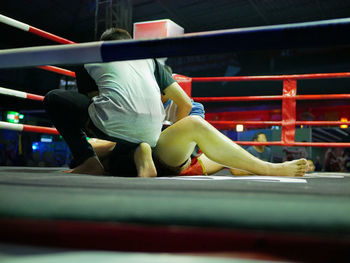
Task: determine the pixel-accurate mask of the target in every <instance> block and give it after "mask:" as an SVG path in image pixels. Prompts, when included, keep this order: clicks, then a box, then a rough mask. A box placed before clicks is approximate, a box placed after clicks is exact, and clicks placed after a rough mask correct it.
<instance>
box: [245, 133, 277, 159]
mask: <svg viewBox="0 0 350 263" xmlns="http://www.w3.org/2000/svg"><path fill="white" fill-rule="evenodd" d="M253 141H254V142H267V138H266V135H265V133H263V132H257V133H256V134H254V136H253ZM247 151H248V152H249V153H250V154H252V155H254V156H255V157H257V158H259V159H260V160H263V161H266V162H272V153H271V149H270V148H269V147H267V146H265V145H254V146H250V147H248V148H247Z"/></svg>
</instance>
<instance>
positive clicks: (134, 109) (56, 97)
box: [44, 28, 192, 176]
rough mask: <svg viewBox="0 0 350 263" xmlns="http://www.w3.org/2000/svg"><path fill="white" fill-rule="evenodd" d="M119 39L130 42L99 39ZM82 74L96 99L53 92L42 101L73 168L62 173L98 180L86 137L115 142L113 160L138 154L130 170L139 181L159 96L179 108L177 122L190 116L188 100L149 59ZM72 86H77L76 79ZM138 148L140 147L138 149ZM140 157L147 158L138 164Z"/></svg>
mask: <svg viewBox="0 0 350 263" xmlns="http://www.w3.org/2000/svg"><path fill="white" fill-rule="evenodd" d="M125 39H131V36H130V34H129V33H128V32H127V31H125V30H122V29H118V28H112V29H108V30H106V31H105V32H104V33H103V34H102V36H101V40H107V41H108V40H125ZM85 68H86V70H87V72H88V73H89V75H90V76H91V77H92V78H93V80H94V81H95V83H96V84H97V86H98V90H99V92H98V94H96V96H94V97H93V98H90V97H89V96H87V95H84V94H81V93H77V92H73V91H67V90H53V91H50V92H49V93H48V94H47V95H46V96H45V100H44V107H45V109H46V111H47V113H48V115H49V116H50V118H51V120H52V122H53V124H54V125H55V127H56V128H57V130H58V131H59V133H60V134H61V135H62V136H63V138H64V139H65V141H66V142H67V144H68V146H69V148H70V150H71V152H72V156H73V160H74V162H73V164H74V168H73V169H72V170H69V171H68V172H72V173H85V174H95V175H98V174H104V167H103V166H102V164H101V163H100V161H99V159H98V157H97V156H96V154H95V151H94V150H93V148H92V147H91V145H90V144H89V143H88V142H87V140H86V135H85V133H84V132H86V134H87V135H88V136H89V137H97V138H101V139H106V140H109V141H114V142H118V147H117V148H116V150H115V151H114V154H115V155H117V154H120V155H123V156H124V157H120V158H119V159H123V158H126V156H128V155H130V156H131V155H134V152H135V151H136V153H137V152H139V151H140V150H141V152H142V153H143V154H141V155H138V154H136V155H135V164H136V167H137V170H138V173H139V175H140V176H142V174H143V173H146V174H147V173H148V170H144V169H143V167H144V166H149V165H148V164H146V162H148V161H149V160H151V149H150V148H149V147H154V146H155V145H156V143H157V140H158V138H159V135H160V133H161V128H162V121H163V119H164V115H165V112H164V108H163V104H162V102H161V98H160V97H161V93H164V94H165V95H166V96H168V97H169V98H170V99H172V100H173V101H174V102H175V103H176V104H177V105H180V106H179V107H178V119H181V118H183V117H184V116H187V115H188V113H189V112H190V111H191V108H192V104H191V101H190V99H189V97H188V96H187V94H186V93H185V92H184V91H183V90H182V89H181V87H179V85H178V84H177V82H176V81H175V80H174V79H173V78H172V76H171V74H169V73H168V72H167V71H166V70H165V69H164V67H163V66H162V65H161V64H160V63H159V62H158V61H157V60H155V59H144V60H129V61H117V62H109V63H93V64H86V65H85ZM77 80H78V86H79V74H78V75H77ZM142 142H145V144H143V145H142V146H140V144H141V143H142ZM147 145H148V146H147ZM139 146H140V148H138V147H139ZM147 148H149V149H148V150H147ZM146 153H149V154H150V156H148V158H145V159H138V158H139V157H140V158H143V157H144V156H145V154H146Z"/></svg>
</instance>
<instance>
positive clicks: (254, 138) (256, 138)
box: [253, 132, 266, 141]
mask: <svg viewBox="0 0 350 263" xmlns="http://www.w3.org/2000/svg"><path fill="white" fill-rule="evenodd" d="M260 134H264V135H265V137H266V134H265V133H263V132H257V133H255V134H254V136H253V141H255V140H258V137H259V135H260Z"/></svg>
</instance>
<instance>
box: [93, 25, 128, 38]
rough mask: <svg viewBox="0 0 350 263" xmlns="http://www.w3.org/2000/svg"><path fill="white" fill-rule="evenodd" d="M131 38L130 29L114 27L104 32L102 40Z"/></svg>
mask: <svg viewBox="0 0 350 263" xmlns="http://www.w3.org/2000/svg"><path fill="white" fill-rule="evenodd" d="M131 38H132V37H131V36H130V34H129V32H128V31H126V30H124V29H121V28H117V27H112V28H109V29H107V30H106V31H105V32H103V33H102V35H101V37H100V40H103V41H104V40H123V39H131Z"/></svg>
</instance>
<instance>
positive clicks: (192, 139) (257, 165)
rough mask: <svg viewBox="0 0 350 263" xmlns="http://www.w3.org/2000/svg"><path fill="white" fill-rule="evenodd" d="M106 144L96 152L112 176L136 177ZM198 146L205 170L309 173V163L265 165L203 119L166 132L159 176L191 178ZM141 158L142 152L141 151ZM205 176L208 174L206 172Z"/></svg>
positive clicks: (156, 155) (156, 151)
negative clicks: (209, 167) (218, 167)
mask: <svg viewBox="0 0 350 263" xmlns="http://www.w3.org/2000/svg"><path fill="white" fill-rule="evenodd" d="M107 143H109V148H108V149H107V147H105V146H104V145H103V144H104V143H103V142H102V143H101V144H100V145H99V147H97V145H95V150H96V152H97V153H99V154H101V153H103V156H101V158H102V159H104V160H105V162H104V163H105V164H106V166H107V164H108V165H109V167H108V170H109V173H110V175H118V176H136V175H137V173H136V169H135V167H132V163H133V162H132V160H131V159H130V160H131V161H130V160H127V159H124V160H122V161H121V160H118V156H116V155H114V151H115V150H116V149H117V148H118V143H117V144H116V145H115V144H114V143H110V142H107ZM196 144H198V146H199V147H200V149H201V150H202V151H203V153H204V154H205V155H203V156H202V157H200V158H199V159H198V162H199V166H202V165H201V163H202V164H203V166H204V167H205V166H206V165H208V163H209V162H211V164H213V163H216V164H220V165H221V166H224V167H228V168H234V169H239V170H243V171H245V172H247V173H249V174H256V175H269V176H291V177H292V176H303V175H304V174H305V173H306V171H307V169H308V164H307V161H306V159H299V160H294V161H290V162H284V163H270V162H266V161H262V160H260V159H258V158H256V157H255V156H253V155H252V154H250V153H249V152H247V151H246V150H244V149H243V148H242V147H240V146H239V145H237V144H236V143H235V142H233V141H232V140H231V139H229V138H228V137H226V136H225V135H223V134H222V133H221V132H220V131H218V130H217V129H215V128H214V127H213V126H212V125H210V124H209V123H208V122H207V121H205V120H204V119H203V118H201V117H198V116H188V117H185V118H183V119H181V120H179V121H178V122H176V123H175V124H174V125H172V126H170V127H168V128H166V129H165V130H163V131H162V133H161V135H160V137H159V140H158V142H157V145H156V146H155V147H154V148H153V149H152V150H153V160H154V163H155V166H154V169H156V171H157V176H169V175H186V174H191V173H190V172H189V171H188V170H187V169H191V167H192V168H193V164H192V166H191V158H190V156H191V153H192V152H193V149H194V147H195V145H196ZM93 145H94V144H93ZM142 145H143V144H141V145H140V146H141V147H142ZM106 149H107V150H106ZM140 154H143V152H142V151H141V152H140ZM189 167H190V168H189ZM197 168H200V167H198V164H197V165H196V168H193V169H197ZM186 170H187V171H186ZM208 172H209V173H210V172H211V171H207V173H208ZM199 173H200V169H199ZM203 173H205V171H204V170H203Z"/></svg>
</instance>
